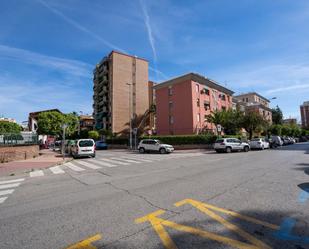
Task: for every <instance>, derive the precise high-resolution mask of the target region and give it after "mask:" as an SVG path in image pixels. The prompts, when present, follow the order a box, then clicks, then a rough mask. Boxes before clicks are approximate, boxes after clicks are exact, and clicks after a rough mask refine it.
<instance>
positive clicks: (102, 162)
mask: <svg viewBox="0 0 309 249" xmlns="http://www.w3.org/2000/svg"><path fill="white" fill-rule="evenodd" d="M201 155H204V154H203V153H199V152H195V153H179V154H169V155H157V154H145V155H141V154H129V153H128V154H125V153H121V154H118V155H117V154H110V155H108V157H107V156H106V155H104V154H98V155H97V157H96V158H93V159H89V158H88V159H79V160H73V161H71V162H67V163H64V164H62V165H59V166H53V167H51V168H48V169H44V170H35V171H32V172H30V173H29V176H30V177H32V178H39V177H42V176H45V175H53V174H55V175H58V174H65V173H68V172H71V173H72V172H77V173H81V172H83V171H86V170H99V169H102V168H115V167H126V166H130V165H140V166H144V165H145V164H148V163H153V162H157V161H163V160H171V159H179V158H188V157H195V156H201ZM12 184H14V183H12ZM0 189H1V185H0Z"/></svg>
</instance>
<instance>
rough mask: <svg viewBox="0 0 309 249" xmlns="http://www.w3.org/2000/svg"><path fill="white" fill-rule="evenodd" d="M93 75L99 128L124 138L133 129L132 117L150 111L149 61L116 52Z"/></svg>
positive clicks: (96, 117) (96, 120) (95, 110)
mask: <svg viewBox="0 0 309 249" xmlns="http://www.w3.org/2000/svg"><path fill="white" fill-rule="evenodd" d="M93 74H94V77H93V83H94V86H93V117H94V119H95V127H96V128H97V129H107V130H110V131H111V132H113V133H117V134H121V133H123V131H124V130H128V129H129V125H128V123H129V120H130V113H131V114H132V117H134V115H137V116H139V115H143V114H144V113H145V112H146V111H147V110H148V108H149V103H150V102H149V86H148V61H147V60H145V59H141V58H137V57H136V56H130V55H127V54H123V53H120V52H116V51H112V52H111V53H110V54H109V55H108V56H106V57H104V58H103V59H102V61H101V62H100V63H99V64H97V65H96V68H95V69H94V72H93ZM128 84H129V85H128ZM130 95H131V96H130ZM130 103H131V112H130Z"/></svg>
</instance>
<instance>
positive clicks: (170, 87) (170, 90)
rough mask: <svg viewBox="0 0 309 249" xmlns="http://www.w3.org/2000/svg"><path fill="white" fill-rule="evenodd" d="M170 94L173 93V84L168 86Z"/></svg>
mask: <svg viewBox="0 0 309 249" xmlns="http://www.w3.org/2000/svg"><path fill="white" fill-rule="evenodd" d="M168 95H169V96H171V95H173V88H172V86H169V87H168Z"/></svg>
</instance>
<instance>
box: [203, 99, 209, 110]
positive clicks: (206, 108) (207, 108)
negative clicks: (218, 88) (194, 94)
mask: <svg viewBox="0 0 309 249" xmlns="http://www.w3.org/2000/svg"><path fill="white" fill-rule="evenodd" d="M204 109H205V110H206V111H207V110H209V109H210V103H209V102H208V101H204Z"/></svg>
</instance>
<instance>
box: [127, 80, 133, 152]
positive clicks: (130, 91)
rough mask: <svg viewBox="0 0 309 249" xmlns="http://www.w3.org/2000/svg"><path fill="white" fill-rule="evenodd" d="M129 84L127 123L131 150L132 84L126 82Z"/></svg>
mask: <svg viewBox="0 0 309 249" xmlns="http://www.w3.org/2000/svg"><path fill="white" fill-rule="evenodd" d="M126 84H127V85H128V86H129V125H130V149H131V150H132V96H131V95H132V90H131V87H132V84H130V83H126Z"/></svg>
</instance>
